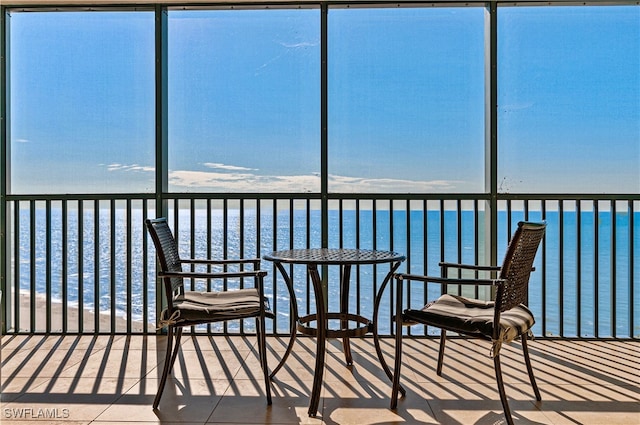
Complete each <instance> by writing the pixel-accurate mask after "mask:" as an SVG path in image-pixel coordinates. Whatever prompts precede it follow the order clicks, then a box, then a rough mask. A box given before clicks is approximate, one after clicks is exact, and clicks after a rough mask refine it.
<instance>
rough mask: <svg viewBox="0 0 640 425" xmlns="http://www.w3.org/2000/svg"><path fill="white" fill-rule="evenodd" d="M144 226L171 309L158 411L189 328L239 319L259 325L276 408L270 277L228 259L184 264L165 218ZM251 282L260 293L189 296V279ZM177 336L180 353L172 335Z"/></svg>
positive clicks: (166, 317) (166, 313)
mask: <svg viewBox="0 0 640 425" xmlns="http://www.w3.org/2000/svg"><path fill="white" fill-rule="evenodd" d="M145 224H146V227H147V230H148V231H149V234H150V235H151V239H152V240H153V243H154V245H155V248H156V254H157V257H158V265H159V272H158V277H159V278H161V279H162V281H163V283H164V290H165V295H166V299H167V300H168V301H167V303H168V306H167V308H166V309H164V310H163V311H162V313H161V315H160V320H159V323H158V327H159V328H162V327H166V328H167V332H168V339H167V353H166V356H165V361H164V370H163V372H162V378H161V380H160V384H159V386H158V392H157V393H156V397H155V400H154V401H153V408H154V409H157V408H158V404H159V403H160V398H161V397H162V391H163V390H164V386H165V383H166V381H167V377H168V375H169V374H170V373H171V370H172V369H173V364H174V363H175V361H176V357H177V355H178V351H179V349H180V338H181V336H182V329H183V327H185V326H194V325H200V324H206V323H215V322H225V321H228V320H237V319H248V318H255V319H256V333H257V335H258V355H259V357H260V363H261V365H262V369H263V373H264V383H265V388H266V394H267V404H271V386H270V382H269V372H268V367H267V353H266V338H265V317H269V318H273V317H274V315H273V313H272V312H271V310H270V308H269V305H268V302H267V299H266V298H265V296H264V289H263V279H264V276H265V275H266V274H267V272H265V271H262V270H259V267H260V259H258V258H256V259H229V260H198V259H181V258H180V255H179V253H178V246H177V244H176V241H175V239H174V237H173V234H172V232H171V229H170V228H169V226H168V224H167V220H166V218H157V219H147V220H145ZM183 264H194V265H195V264H201V265H202V264H204V265H207V266H212V265H219V266H220V265H221V266H227V265H231V264H236V265H242V267H243V266H244V264H247V265H252V266H253V270H251V271H248V270H247V271H245V270H240V271H234V272H217V273H200V272H189V271H184V270H183V268H182V265H183ZM231 278H237V279H246V278H251V279H253V280H254V283H255V287H253V288H249V289H239V290H229V291H220V292H214V291H209V292H196V291H185V288H184V280H185V279H231ZM174 332H175V339H176V340H175V349H173V348H172V345H173V334H174Z"/></svg>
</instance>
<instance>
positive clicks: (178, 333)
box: [169, 327, 182, 374]
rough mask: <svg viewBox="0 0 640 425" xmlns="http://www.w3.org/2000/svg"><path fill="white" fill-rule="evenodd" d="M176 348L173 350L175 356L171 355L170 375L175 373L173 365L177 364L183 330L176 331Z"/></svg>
mask: <svg viewBox="0 0 640 425" xmlns="http://www.w3.org/2000/svg"><path fill="white" fill-rule="evenodd" d="M175 332H176V346H175V348H174V349H173V355H171V366H169V374H171V373H172V372H173V365H174V364H175V362H176V358H177V357H178V351H180V340H181V339H182V328H181V327H180V328H177V329H176V331H175Z"/></svg>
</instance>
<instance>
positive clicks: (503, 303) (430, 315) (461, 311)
mask: <svg viewBox="0 0 640 425" xmlns="http://www.w3.org/2000/svg"><path fill="white" fill-rule="evenodd" d="M545 228H546V224H545V223H531V222H520V223H518V228H517V230H516V231H515V233H514V235H513V237H512V239H511V242H510V243H509V247H508V249H507V253H506V255H505V258H504V262H503V264H502V266H501V267H492V266H472V265H463V264H452V263H440V265H441V267H442V269H443V277H429V276H420V275H412V274H402V273H398V274H395V275H394V277H395V279H396V282H397V288H396V290H397V296H396V312H398V314H397V315H396V317H395V325H396V326H395V338H396V351H395V366H394V373H393V388H392V392H391V409H395V408H396V406H397V402H398V392H402V394H404V393H405V392H404V389H403V388H402V387H401V386H400V368H401V365H402V326H406V325H414V324H422V325H428V326H434V327H438V328H440V329H441V334H440V335H441V336H440V351H439V354H438V366H437V369H436V372H437V374H438V375H441V373H442V363H443V359H444V347H445V341H446V332H447V331H452V332H456V333H459V334H461V335H466V336H471V337H477V338H482V339H486V340H489V341H491V342H492V347H491V351H490V354H491V357H493V362H494V366H495V375H496V381H497V383H498V391H499V393H500V400H501V401H502V407H503V409H504V415H505V418H506V420H507V423H508V424H513V418H512V417H511V411H510V409H509V403H508V401H507V395H506V393H505V390H504V383H503V380H502V371H501V368H500V347H501V345H502V343H504V342H511V341H513V340H514V339H516V338H520V340H521V342H522V350H523V352H524V360H525V364H526V366H527V371H528V373H529V379H530V381H531V386H532V387H533V391H534V393H535V396H536V400H538V401H540V400H541V397H540V391H539V390H538V386H537V385H536V381H535V378H534V376H533V369H532V368H531V361H530V359H529V351H528V348H527V337H528V336H529V334H530V329H531V327H532V326H533V324H534V317H533V314H532V313H531V312H530V311H529V309H528V308H527V307H526V306H525V305H524V303H525V302H526V299H527V291H528V283H529V277H530V275H531V272H532V270H533V261H534V259H535V256H536V252H537V250H538V246H539V245H540V241H541V240H542V238H543V236H544V232H545ZM450 268H455V269H466V270H474V271H478V272H480V271H484V272H491V271H493V272H499V278H498V279H453V278H447V277H446V276H447V273H446V271H447V270H448V269H450ZM476 276H477V274H476ZM404 281H420V282H424V285H425V288H426V286H427V284H428V283H429V282H432V283H437V284H440V285H442V293H443V295H442V296H441V297H440V298H438V299H437V300H436V301H434V302H431V303H429V304H427V305H426V306H424V307H423V308H421V309H406V310H404V311H403V310H402V309H403V306H402V300H403V299H404V297H403V291H404V290H403V282H404ZM447 285H492V286H493V287H495V289H496V292H495V301H490V302H487V301H481V300H477V299H470V298H465V297H462V296H458V295H450V294H446V288H447ZM399 312H402V314H399ZM496 324H499V325H497V326H496Z"/></svg>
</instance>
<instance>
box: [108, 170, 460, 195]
mask: <svg viewBox="0 0 640 425" xmlns="http://www.w3.org/2000/svg"><path fill="white" fill-rule="evenodd" d="M204 165H205V166H207V167H208V168H211V169H212V171H193V170H173V171H170V172H169V184H170V185H171V186H173V187H174V188H175V189H177V190H180V189H181V188H183V189H184V190H185V191H190V190H196V191H202V192H249V193H258V192H264V193H274V192H284V193H294V192H319V191H320V173H317V172H314V173H309V174H303V175H293V176H291V175H275V176H274V175H259V174H255V173H253V172H252V171H255V169H252V168H247V167H241V166H235V165H228V164H219V163H205V164H204ZM106 167H107V169H108V170H109V171H111V172H153V171H154V167H150V166H142V165H138V164H131V165H126V164H118V163H113V164H109V165H106ZM216 170H221V171H216ZM464 186H465V182H462V181H453V180H428V181H421V180H407V179H393V178H363V177H348V176H338V175H330V176H329V188H330V190H331V192H340V193H380V192H383V193H438V192H459V191H461V188H463V187H464Z"/></svg>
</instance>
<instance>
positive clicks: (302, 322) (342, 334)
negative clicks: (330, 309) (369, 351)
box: [297, 313, 373, 338]
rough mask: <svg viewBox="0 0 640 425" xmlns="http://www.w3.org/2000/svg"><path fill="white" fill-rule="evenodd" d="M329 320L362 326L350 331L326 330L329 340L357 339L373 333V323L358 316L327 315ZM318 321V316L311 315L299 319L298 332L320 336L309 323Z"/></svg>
mask: <svg viewBox="0 0 640 425" xmlns="http://www.w3.org/2000/svg"><path fill="white" fill-rule="evenodd" d="M326 317H327V320H345V321H350V322H357V323H359V324H361V325H362V326H358V327H355V328H348V329H326V330H325V336H326V337H327V338H357V337H361V336H365V335H366V334H368V333H369V332H373V323H372V322H371V320H369V319H367V318H366V317H363V316H358V315H357V314H350V313H326ZM317 320H318V315H317V314H309V315H307V316H302V317H300V318H298V324H297V330H298V332H300V333H301V334H303V335H309V336H318V328H317V327H313V326H311V325H310V324H309V323H311V322H315V321H317Z"/></svg>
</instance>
